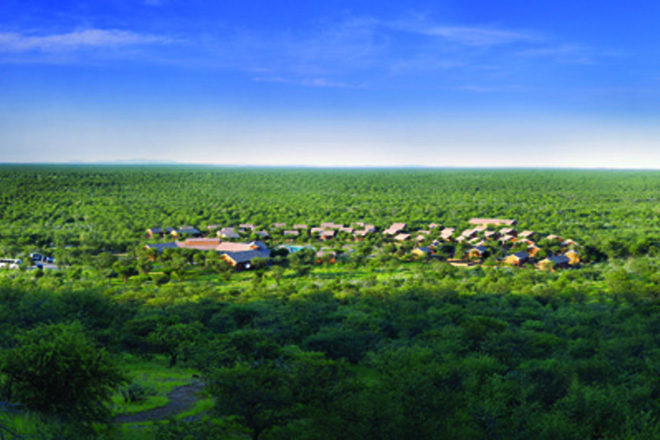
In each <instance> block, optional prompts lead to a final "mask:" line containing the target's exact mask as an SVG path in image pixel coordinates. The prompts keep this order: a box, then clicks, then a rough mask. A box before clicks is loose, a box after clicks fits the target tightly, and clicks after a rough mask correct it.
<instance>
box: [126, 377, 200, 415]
mask: <svg viewBox="0 0 660 440" xmlns="http://www.w3.org/2000/svg"><path fill="white" fill-rule="evenodd" d="M203 389H204V384H203V383H201V382H197V383H193V384H191V385H184V386H182V387H178V388H175V389H174V390H172V392H171V393H170V394H169V395H168V397H169V399H170V403H168V404H167V405H165V406H161V407H160V408H154V409H150V410H147V411H143V412H139V413H135V414H122V415H120V416H117V418H116V419H115V421H116V422H117V423H139V422H151V421H153V420H167V419H168V418H170V417H173V416H175V415H177V414H180V413H182V412H185V411H188V410H189V409H190V408H192V407H193V406H195V403H196V402H197V401H198V400H200V397H199V395H198V394H199V393H200V391H202V390H203Z"/></svg>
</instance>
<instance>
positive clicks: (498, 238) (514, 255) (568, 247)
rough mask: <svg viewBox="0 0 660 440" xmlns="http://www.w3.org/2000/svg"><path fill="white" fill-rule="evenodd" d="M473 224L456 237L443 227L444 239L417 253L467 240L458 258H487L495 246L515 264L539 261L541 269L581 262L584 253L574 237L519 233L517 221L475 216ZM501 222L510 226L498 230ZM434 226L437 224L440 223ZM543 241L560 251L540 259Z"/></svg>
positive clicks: (564, 266) (426, 253) (430, 252)
mask: <svg viewBox="0 0 660 440" xmlns="http://www.w3.org/2000/svg"><path fill="white" fill-rule="evenodd" d="M470 224H471V225H476V226H474V227H473V228H470V229H466V230H464V231H463V232H461V233H460V235H458V237H456V236H455V235H456V231H455V230H454V229H453V228H445V229H443V230H442V231H441V232H440V240H436V241H434V242H433V243H432V244H431V245H430V246H428V247H419V248H416V249H415V250H414V251H413V253H414V254H417V255H432V254H433V253H434V251H435V249H437V248H439V247H441V246H442V245H443V244H444V243H447V242H449V243H455V244H458V243H465V244H467V245H469V246H470V248H469V250H467V251H466V252H465V254H464V255H454V257H455V258H465V257H467V258H468V259H470V260H483V259H484V258H486V257H488V256H489V253H490V252H491V249H500V250H503V251H504V252H506V253H507V255H506V256H505V257H504V258H502V259H501V261H502V262H503V263H505V264H509V265H512V266H524V265H527V264H535V265H536V267H538V268H540V269H558V268H568V267H571V266H576V265H578V264H579V263H580V254H579V252H578V250H577V248H579V245H578V244H577V243H576V242H575V241H574V240H571V239H568V240H565V239H563V238H561V237H560V236H558V235H555V234H551V235H548V236H546V237H541V236H540V235H539V234H537V233H536V232H535V231H527V230H526V231H522V232H518V231H517V230H516V229H515V228H514V227H513V226H515V225H516V221H515V220H505V219H471V220H470ZM501 225H506V227H503V228H500V229H499V230H496V227H498V226H501ZM434 226H436V227H437V225H434ZM491 228H493V229H491ZM420 232H423V231H420ZM541 240H546V243H545V244H546V245H547V244H550V245H551V247H552V248H553V249H556V250H557V251H556V252H550V254H549V255H545V256H544V258H542V259H540V258H538V257H539V256H540V253H541V250H542V247H541V246H539V245H538V244H537V243H540V242H541ZM514 250H515V251H514Z"/></svg>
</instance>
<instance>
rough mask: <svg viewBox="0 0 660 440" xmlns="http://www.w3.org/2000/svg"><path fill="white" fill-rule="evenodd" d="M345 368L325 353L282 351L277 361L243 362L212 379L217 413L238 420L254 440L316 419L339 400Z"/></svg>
mask: <svg viewBox="0 0 660 440" xmlns="http://www.w3.org/2000/svg"><path fill="white" fill-rule="evenodd" d="M345 375H346V366H345V365H343V364H342V363H338V362H335V361H331V360H327V359H325V358H324V357H323V355H322V354H320V353H309V352H303V351H301V350H300V349H298V348H297V347H286V348H283V349H282V350H281V351H280V353H279V356H277V358H275V359H259V360H255V361H252V362H245V361H239V362H236V363H235V365H234V366H232V367H224V368H220V369H217V370H215V371H212V372H211V373H210V374H209V376H208V379H209V383H210V390H211V394H213V396H214V397H215V400H216V406H215V411H216V413H218V414H219V415H222V416H237V419H236V420H237V421H238V422H239V423H241V424H242V425H243V426H245V427H246V428H247V429H248V430H249V432H250V437H251V438H252V439H253V440H258V439H259V438H260V437H261V435H262V434H263V433H265V432H267V431H269V430H271V429H273V428H276V427H283V426H285V425H287V424H288V423H290V422H292V421H294V420H298V419H302V418H305V417H314V415H315V414H323V417H325V416H326V415H327V414H326V413H325V412H324V411H323V410H322V409H324V408H326V407H327V406H328V405H329V404H331V403H332V401H333V400H335V399H336V398H337V396H338V393H339V392H340V391H339V388H340V387H339V386H338V384H339V383H340V382H341V380H342V379H343V378H344V377H345Z"/></svg>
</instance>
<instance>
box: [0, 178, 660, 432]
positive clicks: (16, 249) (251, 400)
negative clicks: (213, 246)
mask: <svg viewBox="0 0 660 440" xmlns="http://www.w3.org/2000/svg"><path fill="white" fill-rule="evenodd" d="M0 184H2V185H3V186H2V188H3V190H2V193H1V198H2V199H1V201H0V202H1V203H2V208H3V209H2V210H1V211H0V216H2V219H1V224H2V229H1V230H2V232H1V234H2V235H1V238H0V240H1V243H2V246H3V248H2V250H3V252H4V253H5V255H6V256H16V255H19V254H21V253H25V255H27V253H29V252H34V251H42V252H43V253H53V254H55V255H56V257H58V258H59V259H60V261H64V262H66V263H70V264H71V265H70V266H69V267H65V268H63V269H62V270H60V271H48V270H46V271H37V270H12V271H10V270H2V271H0V371H2V372H3V373H2V376H1V377H0V402H6V403H3V404H2V405H0V431H1V432H5V433H7V432H12V433H13V432H16V431H15V430H16V427H15V426H13V425H11V418H10V417H9V416H8V414H10V409H9V408H11V411H19V412H20V411H24V410H25V409H26V408H27V409H31V410H33V411H36V412H39V413H43V414H47V415H48V416H49V417H51V418H56V419H58V420H59V421H60V422H62V423H69V422H70V420H69V419H68V418H67V417H66V414H67V412H66V410H64V409H63V408H71V407H73V408H80V411H82V412H81V413H80V414H83V415H84V414H89V417H88V418H87V419H88V420H89V421H90V422H91V421H101V420H102V419H103V418H104V416H105V415H107V413H105V412H104V411H105V409H107V408H108V407H107V403H106V404H104V402H107V399H106V398H107V390H108V389H109V388H108V387H112V386H115V385H119V384H121V383H122V381H123V380H124V375H122V374H118V372H117V371H116V370H115V369H114V366H115V365H116V364H115V362H116V359H119V358H121V357H122V356H127V355H128V354H130V355H132V356H140V357H143V358H150V357H153V356H166V357H167V363H168V364H169V365H170V366H175V365H179V364H183V365H188V366H193V367H195V368H196V370H197V371H199V374H200V375H201V377H202V379H203V380H204V381H205V383H207V389H208V391H209V392H210V393H211V395H212V396H213V397H214V402H215V404H214V407H213V409H212V410H211V411H209V412H208V413H207V414H206V416H205V417H202V418H198V419H195V420H188V421H185V422H184V421H182V422H171V423H169V422H168V423H163V424H161V425H159V426H158V427H157V428H155V430H154V431H153V433H152V435H153V436H154V438H167V439H179V438H189V437H186V436H191V435H194V436H196V437H194V438H245V436H248V437H250V438H253V439H257V438H259V439H280V438H300V439H339V438H341V439H364V438H378V439H382V438H385V439H387V438H391V439H401V438H431V439H432V438H457V439H458V438H464V439H493V438H501V439H530V438H540V439H585V438H590V439H648V438H656V437H658V436H660V420H659V419H658V414H660V400H659V399H660V382H659V380H658V379H659V378H660V348H659V347H660V327H659V325H660V324H658V323H660V301H659V299H660V276H658V273H660V271H659V268H660V256H658V255H656V251H657V248H656V243H657V240H656V237H658V236H660V234H659V232H660V224H659V223H658V220H657V217H658V216H657V211H658V209H659V208H658V207H657V206H658V204H657V197H658V196H657V195H658V194H660V192H659V191H658V190H659V189H660V175H659V174H656V173H651V172H605V171H594V172H583V171H487V172H481V171H433V170H415V171H401V170H369V171H337V170H276V169H268V170H236V169H230V170H228V169H213V168H198V169H192V168H191V169H186V168H183V169H182V168H175V167H174V168H145V169H142V168H106V167H79V168H78V167H69V168H68V167H19V168H7V167H5V168H4V169H2V170H1V172H0ZM476 216H480V217H483V216H489V217H511V218H516V219H517V220H518V221H519V223H520V225H521V227H523V228H528V229H534V230H537V231H539V232H543V233H559V234H565V235H567V236H569V237H571V238H573V239H575V240H577V241H578V242H580V243H581V244H583V245H584V246H585V247H591V249H592V250H591V254H592V255H596V256H598V255H599V252H600V253H602V256H601V257H600V258H594V262H593V263H591V264H587V265H584V266H583V267H581V268H579V269H571V270H565V271H556V272H544V271H538V270H535V269H533V268H523V269H517V268H507V267H497V266H493V267H490V266H487V265H485V266H479V267H476V268H455V267H452V266H449V265H448V264H446V263H443V262H440V261H435V260H432V261H425V260H414V259H410V258H408V254H407V252H408V250H406V251H405V252H403V253H400V254H399V253H397V251H398V249H397V247H394V248H393V249H392V251H393V252H389V251H388V252H375V253H374V252H373V250H374V247H373V246H374V243H370V242H367V243H362V244H360V245H358V246H356V249H358V250H357V252H354V253H352V254H350V255H347V256H346V258H338V259H337V262H336V263H335V264H331V263H329V262H328V261H325V262H323V264H318V263H317V261H315V259H314V258H310V255H311V254H310V255H306V254H305V253H304V252H303V253H300V254H290V255H285V254H282V255H277V256H276V257H275V258H274V263H275V264H272V265H270V266H264V267H261V268H259V269H258V270H255V271H251V272H242V273H234V272H232V271H229V270H228V268H227V267H226V265H223V264H222V263H221V261H219V260H218V259H217V258H214V257H209V256H208V255H202V256H200V254H199V253H194V252H192V253H189V254H188V253H185V252H170V253H167V254H163V255H162V256H160V257H158V258H157V259H156V261H150V260H149V258H147V257H148V256H147V255H143V254H142V248H143V245H144V243H145V242H146V238H145V229H146V228H148V227H151V226H175V227H176V226H179V225H182V224H193V225H196V226H198V227H204V226H205V225H207V224H223V225H224V224H226V225H228V226H230V225H238V224H239V223H244V222H252V223H255V224H258V225H262V226H269V225H270V224H271V223H273V222H275V221H283V222H288V223H294V222H295V223H307V224H315V223H320V222H321V221H335V222H340V223H341V222H344V223H349V222H351V221H360V220H362V221H366V222H370V223H375V224H376V225H378V226H380V227H384V226H389V224H390V223H391V222H393V221H405V222H408V223H409V224H412V225H413V226H414V227H419V228H422V227H426V226H427V225H428V223H431V222H436V223H443V224H446V225H448V226H455V227H462V226H465V221H466V220H467V219H468V218H470V217H476ZM306 240H307V238H305V237H303V238H301V239H300V241H306ZM275 241H278V239H277V238H276V239H275ZM387 246H390V245H389V244H386V245H385V246H384V247H387ZM391 246H394V245H391ZM119 253H121V254H123V255H116V254H119ZM139 256H141V257H142V258H140V259H138V258H137V257H139ZM147 262H148V263H147ZM191 263H195V264H191ZM131 265H132V266H131ZM127 266H131V267H132V268H133V269H134V270H128V269H126V267H127ZM124 269H126V271H125V270H124ZM68 346H71V347H76V349H75V350H74V349H72V350H68V349H65V352H66V353H63V355H64V354H65V355H66V356H73V355H75V354H76V353H79V355H80V359H83V361H78V362H75V364H76V365H77V366H81V365H86V364H85V362H87V361H89V362H92V361H94V362H97V361H100V360H103V361H104V362H106V363H105V364H104V365H107V367H106V369H105V370H86V371H99V373H98V374H97V373H93V374H92V375H93V376H95V377H97V378H98V381H96V382H95V383H94V386H96V387H97V388H91V389H90V393H92V394H91V397H90V398H89V399H86V400H85V403H84V404H83V403H81V402H77V401H75V400H71V399H67V400H66V401H65V402H62V401H57V400H55V401H53V402H46V401H39V402H40V403H38V404H37V403H35V401H34V399H33V398H32V396H33V395H36V394H35V393H36V391H38V390H36V391H35V390H31V389H30V388H29V387H27V386H23V385H21V383H20V382H18V381H19V380H28V379H29V380H32V378H33V377H40V378H41V379H43V380H44V381H46V382H44V384H45V385H42V386H40V387H39V390H46V389H47V388H46V387H48V386H51V385H52V386H56V385H58V383H57V380H56V379H48V378H47V377H46V375H45V374H44V375H43V376H42V375H41V373H44V372H42V371H41V370H40V369H39V368H36V365H37V364H36V363H35V362H31V361H30V359H41V358H40V357H39V356H40V355H39V353H38V352H39V350H42V351H46V352H48V350H51V349H52V350H51V352H53V353H56V352H57V350H59V349H60V348H61V347H68ZM56 349H57V350H56ZM76 350H77V351H76ZM90 351H91V352H93V353H97V354H98V356H97V357H92V359H88V358H86V357H85V356H88V354H89V353H90ZM22 352H26V355H25V356H24V355H20V356H19V355H17V354H18V353H22ZM28 354H29V356H28ZM66 356H64V357H62V358H60V357H58V359H62V361H63V362H64V360H66ZM84 359H87V361H85V360H84ZM113 359H114V360H113ZM21 363H24V364H26V365H29V367H30V368H28V367H27V366H25V367H24V368H22V367H21V365H22V364H21ZM65 364H66V365H68V366H70V367H71V366H72V365H73V364H74V362H71V361H69V360H66V362H65ZM94 365H95V364H94ZM35 368H36V370H39V371H36V372H35V375H36V376H30V375H29V374H28V373H29V371H31V369H32V370H34V369H35ZM52 371H54V370H51V372H52ZM19 373H21V374H22V373H25V374H28V376H22V375H21V374H19ZM37 373H39V374H37ZM125 373H130V372H128V371H127V372H125ZM62 374H65V372H63V373H62ZM76 377H78V376H76ZM82 378H84V376H83V377H82ZM104 378H106V379H104ZM108 378H110V379H108ZM29 380H28V381H29ZM51 382H54V383H51ZM67 383H68V382H67ZM80 386H81V387H82V386H84V384H83V385H80ZM123 391H124V393H125V396H126V398H127V399H128V398H133V397H132V396H133V395H135V396H136V397H135V398H136V399H139V398H140V396H141V395H143V394H144V392H145V389H141V388H140V384H139V383H135V384H133V385H130V384H126V383H124V388H123ZM21 393H23V394H21ZM30 393H33V394H30ZM94 393H97V394H94ZM54 394H56V395H58V396H60V395H63V396H66V393H59V392H56V393H54ZM87 395H89V393H88V394H87ZM89 402H97V403H98V405H96V406H92V407H89V406H85V405H86V404H87V403H89ZM35 405H36V406H35ZM41 405H47V407H43V408H42V407H41ZM63 405H64V406H63ZM66 405H74V406H66ZM76 405H80V406H76ZM8 417H9V418H8ZM80 418H85V417H83V416H80ZM4 428H6V430H5V431H2V429H4ZM76 432H78V433H79V432H80V431H76ZM76 435H78V434H76ZM104 435H106V436H114V437H121V435H122V434H121V432H116V433H113V432H106V433H105V434H104ZM145 435H147V434H145Z"/></svg>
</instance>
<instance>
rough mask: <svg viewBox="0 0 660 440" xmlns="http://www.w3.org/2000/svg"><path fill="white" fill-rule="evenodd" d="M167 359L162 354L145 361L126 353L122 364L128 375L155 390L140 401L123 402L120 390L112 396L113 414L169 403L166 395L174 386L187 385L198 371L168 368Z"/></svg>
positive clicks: (145, 409)
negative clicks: (153, 393)
mask: <svg viewBox="0 0 660 440" xmlns="http://www.w3.org/2000/svg"><path fill="white" fill-rule="evenodd" d="M168 362H169V361H168V359H166V358H165V357H164V356H156V357H154V358H153V359H152V360H149V361H146V360H144V359H140V358H137V357H134V356H131V355H126V356H125V357H124V360H123V364H124V366H125V368H126V370H128V371H129V374H130V377H131V378H132V379H133V380H134V381H137V382H140V383H141V384H143V385H144V386H146V387H149V388H152V389H154V390H155V391H156V394H155V395H153V396H147V397H146V399H145V400H143V401H140V402H125V401H124V397H123V396H122V394H121V393H120V392H117V393H116V394H115V395H114V396H112V403H113V410H114V411H115V414H134V413H138V412H142V411H147V410H150V409H153V408H159V407H161V406H165V405H167V404H168V403H169V401H170V399H169V398H168V397H167V395H168V394H169V393H170V392H171V391H172V390H173V389H174V388H176V387H180V386H183V385H188V384H190V383H191V382H192V380H193V377H192V376H193V374H198V373H199V372H198V371H197V370H195V369H192V368H186V367H174V368H168Z"/></svg>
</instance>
